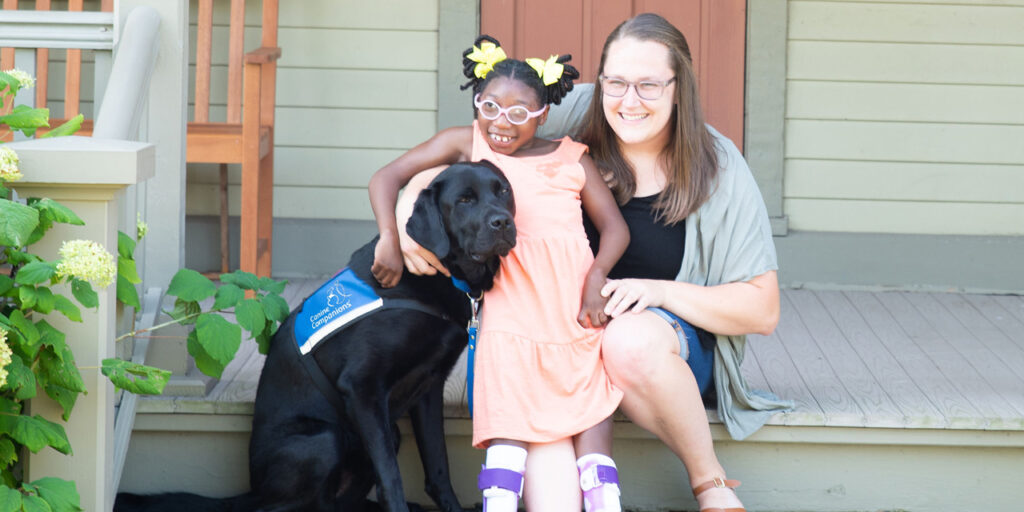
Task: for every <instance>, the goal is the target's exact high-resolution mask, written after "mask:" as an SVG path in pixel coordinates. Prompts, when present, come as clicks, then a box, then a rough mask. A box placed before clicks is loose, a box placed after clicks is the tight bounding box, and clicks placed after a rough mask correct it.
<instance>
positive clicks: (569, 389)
mask: <svg viewBox="0 0 1024 512" xmlns="http://www.w3.org/2000/svg"><path fill="white" fill-rule="evenodd" d="M586 150H587V147H586V146H585V145H583V144H580V143H578V142H573V141H572V140H571V139H569V138H568V137H565V138H563V139H562V140H561V141H560V144H559V146H558V148H557V149H555V150H554V151H552V152H551V153H548V154H546V155H539V156H529V157H520V158H517V157H509V156H505V155H501V154H497V153H495V152H494V151H492V150H491V148H490V146H488V145H487V141H486V140H485V139H484V135H483V134H482V132H481V131H480V127H479V126H478V125H477V123H476V122H474V123H473V154H472V159H473V160H474V161H477V160H485V159H486V160H490V161H491V162H493V163H494V164H496V165H497V166H498V167H499V168H500V169H501V170H502V171H504V173H505V175H506V176H507V177H508V180H509V182H511V184H512V192H513V194H514V196H515V202H516V215H515V222H516V233H517V237H516V246H515V248H513V249H512V252H510V253H509V255H508V256H506V257H504V258H502V260H501V270H500V271H499V272H498V275H497V278H496V279H495V281H494V288H492V289H491V290H490V291H488V292H486V293H485V294H484V301H483V309H482V311H481V319H480V331H479V337H478V341H477V348H476V355H475V362H474V365H475V368H474V381H473V386H474V397H473V404H474V411H473V446H476V447H478V448H483V447H486V446H487V444H488V442H489V441H490V440H492V439H513V440H517V441H525V442H531V443H544V442H551V441H556V440H559V439H564V438H566V437H569V436H572V435H575V434H578V433H579V432H582V431H584V430H586V429H587V428H590V427H592V426H594V425H596V424H597V423H599V422H600V421H602V420H604V419H605V418H607V417H608V416H610V415H611V414H612V413H613V412H614V411H615V409H616V408H617V407H618V405H619V402H620V401H621V400H622V391H621V390H619V389H618V388H616V387H615V386H613V385H612V383H611V380H610V379H609V378H608V374H607V373H605V370H604V364H603V362H602V360H601V336H602V333H603V330H601V329H586V328H583V327H581V326H580V325H579V323H577V322H576V317H577V315H578V314H579V311H580V304H581V297H582V293H583V282H584V279H585V277H586V274H587V272H588V271H589V270H590V266H591V263H592V262H593V261H594V256H593V253H592V252H591V250H590V244H589V242H588V241H587V235H586V233H585V232H584V230H583V219H582V210H581V201H580V192H581V190H582V189H583V184H584V182H585V181H586V176H585V173H584V171H583V166H582V165H580V163H579V160H580V157H581V156H582V155H583V153H584V152H585V151H586Z"/></svg>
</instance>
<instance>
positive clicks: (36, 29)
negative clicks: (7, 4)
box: [0, 11, 114, 50]
mask: <svg viewBox="0 0 1024 512" xmlns="http://www.w3.org/2000/svg"><path fill="white" fill-rule="evenodd" d="M0 34H2V35H0V47H10V48H82V49H90V50H112V49H113V48H114V15H113V13H109V12H58V11H0Z"/></svg>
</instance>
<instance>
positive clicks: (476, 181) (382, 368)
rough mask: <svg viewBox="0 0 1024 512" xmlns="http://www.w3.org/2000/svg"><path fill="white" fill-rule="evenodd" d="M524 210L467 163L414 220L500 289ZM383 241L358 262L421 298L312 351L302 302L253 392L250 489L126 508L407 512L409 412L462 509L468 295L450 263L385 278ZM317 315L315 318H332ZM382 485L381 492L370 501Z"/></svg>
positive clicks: (430, 240) (447, 253) (430, 489)
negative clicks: (378, 263)
mask: <svg viewBox="0 0 1024 512" xmlns="http://www.w3.org/2000/svg"><path fill="white" fill-rule="evenodd" d="M514 214H515V202H514V200H513V196H512V191H511V187H510V185H509V183H508V180H506V179H505V176H504V175H503V174H502V173H501V171H500V170H498V168H497V167H495V166H494V165H492V164H491V163H490V162H486V161H484V162H480V163H460V164H455V165H452V166H450V167H448V168H447V169H446V170H444V171H443V172H442V173H441V174H440V175H438V176H437V178H435V179H434V180H433V181H432V182H431V184H430V185H429V187H428V188H427V189H425V190H424V191H423V192H422V193H421V194H420V196H419V197H418V198H417V200H416V203H415V207H414V210H413V214H412V217H411V218H410V220H409V223H408V225H407V231H408V233H409V234H410V236H412V238H413V239H414V240H416V241H417V242H418V243H420V244H421V245H423V246H424V247H426V248H427V249H430V250H431V251H432V252H434V254H436V255H437V256H438V257H439V258H440V259H441V261H442V262H443V263H444V264H445V266H446V267H447V268H448V269H449V270H450V271H451V273H452V276H453V277H455V278H458V279H460V280H462V281H463V282H465V283H468V286H469V288H470V289H471V291H472V293H474V294H475V293H479V292H481V291H484V290H487V289H489V288H490V287H491V285H492V283H493V279H494V275H495V273H496V272H497V270H498V266H499V259H500V258H501V257H502V256H504V255H506V254H508V252H509V251H510V250H511V249H512V247H513V246H514V245H515V225H514V223H513V217H514ZM376 241H377V239H374V240H373V241H371V242H370V243H368V244H366V245H365V246H363V247H362V248H360V249H358V250H357V251H356V252H355V253H353V255H352V259H351V260H350V261H349V267H348V268H349V269H351V270H352V271H353V272H354V274H355V275H356V276H357V277H358V278H359V279H360V280H361V281H362V282H363V283H366V284H367V285H368V287H369V288H372V292H374V293H375V294H376V295H378V296H379V297H380V298H381V299H382V300H383V301H384V302H385V303H387V301H389V300H391V301H397V302H398V303H399V304H406V305H409V304H411V305H412V307H411V308H406V307H393V308H382V309H379V310H377V311H376V312H374V313H372V314H368V315H366V316H362V317H360V318H358V319H356V320H355V322H354V323H351V324H348V325H346V326H345V327H344V328H342V329H341V330H340V331H337V332H334V333H332V334H329V335H326V336H325V337H323V338H322V340H320V341H319V342H318V343H317V344H316V348H315V350H310V351H309V354H308V355H302V354H301V353H300V352H301V351H300V350H299V349H298V348H297V347H298V345H297V343H298V342H297V340H296V337H295V336H296V333H297V332H299V330H297V329H296V325H298V324H297V323H301V322H302V321H303V320H302V318H303V316H304V315H303V312H302V309H303V306H300V307H298V308H296V310H295V311H292V313H291V315H289V317H288V319H287V320H285V322H284V323H283V324H282V325H281V327H280V329H279V330H278V332H277V334H276V335H275V336H274V339H273V341H272V343H271V346H270V351H269V353H268V354H267V359H266V363H265V365H264V367H263V373H262V374H261V376H260V381H259V387H258V388H257V391H256V402H255V410H254V414H253V425H252V439H251V442H250V445H249V473H250V484H251V489H252V490H251V491H250V492H249V493H247V494H244V495H241V496H236V497H233V498H225V499H220V500H216V499H210V498H204V497H200V496H196V495H193V494H186V493H172V494H163V495H153V496H138V495H130V494H120V495H118V497H117V503H116V504H115V507H114V510H115V511H117V512H122V511H134V510H148V511H163V510H167V511H170V510H175V511H183V510H189V511H201V510H233V511H243V510H244V511H265V512H270V511H275V512H278V511H280V512H283V511H309V512H320V511H324V512H326V511H349V510H363V509H366V508H368V507H374V508H375V507H378V506H379V507H380V508H381V509H383V510H388V511H395V512H397V511H406V510H408V505H407V503H406V502H405V493H404V490H403V487H402V479H401V475H400V474H399V469H398V463H397V460H396V454H397V451H398V439H399V433H398V429H397V425H396V423H395V422H396V420H397V419H398V418H399V417H400V416H402V415H403V414H405V413H406V412H408V413H409V415H410V417H411V419H412V425H413V430H414V434H415V438H416V443H417V445H418V446H419V452H420V457H421V459H422V463H423V468H424V470H425V474H426V480H427V481H426V491H427V493H428V494H429V495H430V496H431V498H432V499H433V500H434V502H435V503H436V504H437V505H438V507H440V509H441V510H444V511H446V512H455V511H461V510H462V508H461V506H460V505H459V503H458V500H457V498H456V497H455V492H454V491H453V489H452V486H451V481H450V479H449V473H448V456H447V450H446V447H445V439H444V431H443V428H444V427H443V418H442V414H443V411H442V408H443V403H442V402H443V389H444V381H445V378H446V377H447V376H448V374H449V372H450V371H451V369H452V367H453V366H454V365H455V362H456V360H457V359H458V357H459V355H460V353H461V352H462V350H463V349H464V348H465V347H466V343H467V332H466V325H467V322H468V321H469V319H470V315H471V311H470V309H471V307H470V301H469V300H468V298H467V296H466V293H465V292H464V291H460V290H459V289H457V288H456V287H455V285H454V284H453V282H452V280H451V279H449V278H447V277H444V276H441V275H436V276H415V275H411V274H408V273H406V275H404V276H403V277H402V279H401V281H400V282H399V284H398V285H397V286H396V287H394V288H387V289H385V288H381V287H380V286H379V284H378V283H377V281H376V280H375V279H374V278H373V276H372V275H371V274H370V266H371V265H372V263H373V252H374V247H375V245H376ZM342 288H344V287H342ZM351 288H352V287H351V286H348V288H347V289H338V290H336V291H329V292H325V293H327V295H329V298H328V299H327V300H328V301H332V300H333V301H335V303H336V302H337V301H338V297H339V296H341V295H345V294H346V293H348V294H351V293H352V291H351ZM322 289H323V288H322ZM346 290H347V291H346ZM313 295H316V294H313ZM346 296H347V295H346ZM417 304H419V306H417ZM310 313H311V311H307V312H306V314H305V317H308V318H312V319H316V318H317V315H318V314H319V315H320V317H321V318H323V317H324V315H322V314H320V313H315V314H312V315H310ZM317 321H319V320H317ZM314 323H316V322H314ZM319 323H321V324H324V323H326V322H319ZM311 339H312V338H311ZM304 357H305V358H312V360H313V361H314V362H313V364H312V367H311V365H310V363H309V362H308V361H309V359H307V360H306V362H303V358H304ZM317 370H319V371H320V372H322V375H321V376H320V377H317V376H316V375H314V374H315V372H316V371H317ZM317 380H319V383H320V387H318V386H317V383H316V382H315V381H317ZM325 386H326V387H328V388H330V389H324V387H325ZM374 485H376V488H377V498H378V503H377V504H372V503H368V502H366V496H367V494H368V493H369V491H370V490H371V488H372V487H373V486H374Z"/></svg>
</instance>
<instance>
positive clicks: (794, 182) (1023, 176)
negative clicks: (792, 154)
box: [785, 159, 1024, 204]
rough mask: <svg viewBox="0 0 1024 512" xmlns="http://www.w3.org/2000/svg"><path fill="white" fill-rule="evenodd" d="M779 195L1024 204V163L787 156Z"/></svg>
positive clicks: (816, 197)
mask: <svg viewBox="0 0 1024 512" xmlns="http://www.w3.org/2000/svg"><path fill="white" fill-rule="evenodd" d="M881 184H884V186H881ZM785 196H786V197H787V198H790V199H797V198H800V199H878V200H889V201H895V200H908V201H963V202H1003V203H1022V204H1024V165H980V164H945V163H918V162H876V161H867V160H804V159H790V160H787V161H786V181H785Z"/></svg>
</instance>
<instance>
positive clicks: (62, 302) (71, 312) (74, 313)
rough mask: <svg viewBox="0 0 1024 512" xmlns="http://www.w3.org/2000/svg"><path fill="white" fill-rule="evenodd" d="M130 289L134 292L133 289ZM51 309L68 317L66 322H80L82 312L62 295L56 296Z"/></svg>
mask: <svg viewBox="0 0 1024 512" xmlns="http://www.w3.org/2000/svg"><path fill="white" fill-rule="evenodd" d="M132 289H133V290H134V288H132ZM122 302H123V301H122ZM53 309H56V310H57V311H60V312H61V313H63V314H64V316H66V317H68V320H71V321H72V322H81V321H82V310H80V309H78V306H76V305H75V303H74V302H71V300H70V299H68V298H67V297H65V296H63V295H57V296H56V298H55V303H54V305H53Z"/></svg>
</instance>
